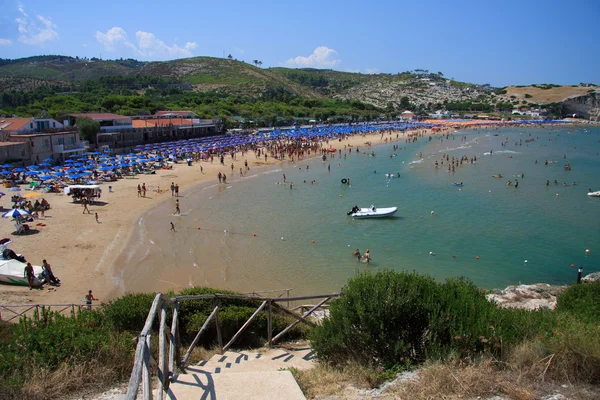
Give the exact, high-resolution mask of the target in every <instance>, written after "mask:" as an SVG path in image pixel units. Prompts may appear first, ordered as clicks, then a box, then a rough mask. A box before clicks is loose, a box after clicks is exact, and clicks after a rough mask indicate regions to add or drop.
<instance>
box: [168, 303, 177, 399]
mask: <svg viewBox="0 0 600 400" xmlns="http://www.w3.org/2000/svg"><path fill="white" fill-rule="evenodd" d="M178 318H179V302H178V301H176V302H175V306H174V307H173V317H172V321H171V340H170V342H169V373H168V375H167V385H166V388H167V389H168V388H169V384H170V383H171V379H172V378H173V375H174V374H175V360H176V359H177V360H179V359H178V358H177V334H178V332H177V328H178V326H177V324H178Z"/></svg>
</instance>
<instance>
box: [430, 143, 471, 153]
mask: <svg viewBox="0 0 600 400" xmlns="http://www.w3.org/2000/svg"><path fill="white" fill-rule="evenodd" d="M471 147H472V146H467V145H465V144H463V145H462V146H458V147H453V148H449V147H447V148H446V149H441V150H438V153H447V152H449V151H455V150H466V149H470V148H471Z"/></svg>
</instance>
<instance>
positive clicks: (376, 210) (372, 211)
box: [348, 206, 398, 218]
mask: <svg viewBox="0 0 600 400" xmlns="http://www.w3.org/2000/svg"><path fill="white" fill-rule="evenodd" d="M396 211H398V207H386V208H380V207H375V206H371V207H369V208H359V207H358V206H354V207H352V210H350V211H348V215H349V216H351V217H353V218H383V217H391V216H392V215H394V214H395V213H396Z"/></svg>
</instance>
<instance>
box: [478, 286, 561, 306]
mask: <svg viewBox="0 0 600 400" xmlns="http://www.w3.org/2000/svg"><path fill="white" fill-rule="evenodd" d="M566 288H567V286H552V285H548V284H546V283H536V284H533V285H513V286H509V287H507V288H506V289H504V290H495V291H493V292H492V293H490V294H488V295H486V298H487V299H488V300H489V301H494V302H496V304H498V305H499V306H500V307H510V308H522V309H525V310H537V309H540V308H549V309H551V310H553V309H554V308H556V298H557V297H558V295H559V294H561V293H562V292H563V291H564V290H565V289H566Z"/></svg>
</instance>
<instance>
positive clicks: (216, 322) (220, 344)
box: [214, 297, 223, 353]
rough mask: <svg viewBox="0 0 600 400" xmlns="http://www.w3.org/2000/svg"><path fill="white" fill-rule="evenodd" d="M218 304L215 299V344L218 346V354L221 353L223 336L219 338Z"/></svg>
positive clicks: (217, 299) (218, 301)
mask: <svg viewBox="0 0 600 400" xmlns="http://www.w3.org/2000/svg"><path fill="white" fill-rule="evenodd" d="M219 303H220V300H219V298H218V297H215V300H214V305H215V325H216V326H217V343H218V344H219V352H220V353H223V336H221V321H220V320H219Z"/></svg>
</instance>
